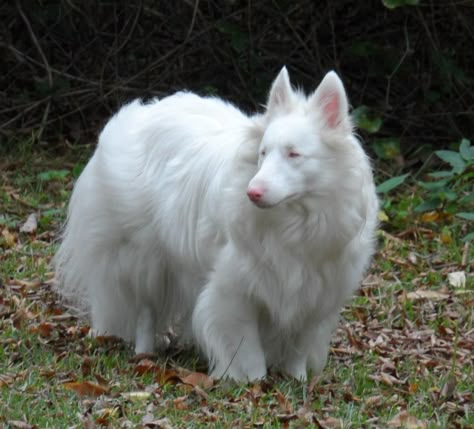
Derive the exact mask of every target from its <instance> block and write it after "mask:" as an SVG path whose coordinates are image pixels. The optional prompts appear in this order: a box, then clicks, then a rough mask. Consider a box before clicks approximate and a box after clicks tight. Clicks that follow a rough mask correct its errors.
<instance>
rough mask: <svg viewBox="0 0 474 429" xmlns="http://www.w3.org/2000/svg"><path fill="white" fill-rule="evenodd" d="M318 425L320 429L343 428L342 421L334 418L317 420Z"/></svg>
mask: <svg viewBox="0 0 474 429" xmlns="http://www.w3.org/2000/svg"><path fill="white" fill-rule="evenodd" d="M316 423H317V424H318V425H319V427H321V428H323V429H334V428H342V427H343V424H342V421H341V420H339V419H336V418H334V417H328V418H327V419H316Z"/></svg>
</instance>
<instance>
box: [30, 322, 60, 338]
mask: <svg viewBox="0 0 474 429" xmlns="http://www.w3.org/2000/svg"><path fill="white" fill-rule="evenodd" d="M55 327H56V325H55V324H53V323H49V322H41V323H40V324H39V325H37V326H34V327H32V328H31V330H30V331H31V332H32V333H38V334H39V335H40V336H41V337H42V338H48V337H50V336H51V333H52V332H53V331H54V329H55Z"/></svg>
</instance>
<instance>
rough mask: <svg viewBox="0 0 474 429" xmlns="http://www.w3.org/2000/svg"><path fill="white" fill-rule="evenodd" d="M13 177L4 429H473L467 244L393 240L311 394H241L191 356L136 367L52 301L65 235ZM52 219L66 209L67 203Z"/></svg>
mask: <svg viewBox="0 0 474 429" xmlns="http://www.w3.org/2000/svg"><path fill="white" fill-rule="evenodd" d="M2 175H3V177H4V178H5V179H6V180H4V182H5V183H6V185H4V186H6V187H4V192H5V194H8V195H9V196H12V195H14V197H11V198H8V201H9V203H8V204H10V206H8V213H11V212H14V213H15V215H14V217H13V219H14V220H12V221H11V222H7V223H3V224H1V223H0V266H1V267H2V269H1V271H0V350H3V352H0V391H1V394H2V397H0V404H6V403H7V402H6V401H7V400H8V407H7V406H5V405H0V425H2V424H4V425H7V427H24V428H34V427H43V426H44V422H45V420H44V418H47V419H48V421H49V422H50V424H49V425H50V426H53V427H72V426H73V425H75V426H76V427H81V426H82V427H87V428H99V427H101V428H102V427H136V425H138V427H145V428H171V427H186V426H188V425H191V424H192V425H194V426H202V427H206V426H208V425H217V426H220V427H239V428H240V427H243V428H246V427H248V428H250V427H275V426H278V427H282V428H286V427H298V428H299V427H319V428H340V427H349V426H351V425H354V426H360V425H362V426H367V427H375V428H376V427H381V428H386V427H388V428H390V427H408V428H428V427H432V426H433V425H434V426H435V427H439V426H441V427H455V428H456V427H459V428H461V427H468V426H469V425H471V426H472V425H473V421H474V418H473V414H474V409H473V405H472V404H473V403H474V399H473V397H472V396H473V391H474V376H473V373H474V353H473V350H474V324H473V321H474V311H473V308H474V288H473V268H474V266H473V262H472V257H471V256H470V255H471V253H472V248H471V249H469V246H466V244H465V243H463V244H456V239H455V238H452V241H450V242H447V241H446V240H443V239H442V237H441V234H440V232H439V231H437V230H436V229H435V228H434V227H433V229H431V228H426V227H425V226H417V225H415V226H413V225H407V229H406V230H404V231H401V232H395V233H392V232H387V231H384V232H383V233H382V234H381V241H382V242H381V245H380V247H379V251H378V255H377V257H376V259H375V261H374V263H373V265H372V267H371V270H370V275H368V276H367V278H366V279H365V281H364V284H363V286H362V288H361V290H360V291H359V292H358V294H357V295H356V297H355V298H354V300H353V302H352V305H350V306H348V307H346V308H345V309H344V311H343V314H342V319H341V323H340V325H339V327H338V329H337V331H336V332H335V335H334V338H333V341H332V344H331V353H330V359H329V363H328V366H327V367H326V369H325V371H324V372H323V373H322V374H321V375H319V376H314V377H311V378H310V380H309V381H308V382H307V383H300V382H296V381H291V380H288V379H286V378H284V377H282V376H281V375H280V374H270V376H269V377H268V379H266V380H264V381H261V382H258V383H252V384H249V385H240V386H236V385H233V384H232V383H229V382H226V381H220V380H214V379H212V378H211V377H209V376H208V375H207V374H206V368H205V366H203V365H202V364H201V363H200V362H196V359H195V358H196V353H195V352H193V351H191V352H189V351H186V350H176V351H175V352H173V353H172V355H171V357H166V356H157V355H144V356H136V357H135V356H133V354H132V351H131V348H130V347H129V346H128V345H127V344H124V343H123V342H122V341H121V340H119V339H117V338H114V337H107V336H101V337H96V338H90V336H89V335H88V333H89V327H88V326H87V324H86V322H85V321H84V320H83V319H80V318H79V319H78V318H76V317H75V316H74V315H72V314H70V312H68V310H67V308H65V307H64V306H63V305H62V303H61V301H60V300H59V299H58V297H57V296H56V295H55V294H54V293H53V292H52V290H51V283H52V277H53V273H51V272H50V271H49V269H50V268H49V261H50V259H51V256H52V254H53V253H54V244H53V243H54V240H55V238H56V233H55V231H58V229H59V223H58V222H52V223H50V224H47V225H46V227H45V226H43V225H42V224H41V223H38V217H37V214H36V211H35V214H33V213H32V211H31V204H22V203H21V202H20V201H30V199H29V198H28V195H26V191H24V190H23V189H21V188H19V187H17V186H16V184H15V181H14V180H13V178H12V177H10V176H8V177H7V175H6V174H5V173H2ZM53 191H54V192H57V187H56V188H53ZM50 206H52V207H53V206H54V207H57V208H63V206H64V200H62V201H58V202H55V203H53V202H52V203H51V204H50ZM0 214H1V213H0ZM33 217H34V220H33ZM0 219H1V217H0ZM421 220H422V221H423V219H421ZM429 220H430V222H435V221H439V222H441V221H446V219H444V218H443V216H435V215H431V218H430V219H429ZM35 221H36V224H35ZM424 221H426V219H424ZM453 221H454V220H453ZM15 224H16V225H15ZM455 245H457V246H459V248H460V251H458V252H457V253H456V252H453V248H454V247H453V246H455ZM457 254H459V255H461V257H459V256H457ZM7 267H8V268H7ZM190 356H191V357H190ZM35 377H36V378H37V381H36V383H33V382H31V380H32V379H34V378H35ZM48 397H55V398H56V399H55V400H54V401H55V404H56V405H55V406H52V407H50V408H51V410H48V411H46V414H47V417H44V416H43V414H45V411H44V410H43V411H36V412H35V411H34V410H42V408H41V407H42V406H43V405H42V404H44V403H45V402H44V401H45V398H48ZM23 398H27V401H26V402H23V401H24V399H23ZM15 402H17V403H18V405H17V406H15ZM26 403H27V404H28V406H26V405H25V404H26ZM58 404H62V407H63V409H61V406H60V405H58ZM15 407H16V408H15ZM68 409H71V411H70V414H67V411H65V410H68ZM12 410H14V411H12ZM53 410H54V411H53ZM350 410H353V411H350ZM48 413H49V414H48ZM352 413H356V414H357V417H355V414H352ZM66 423H67V424H66ZM140 425H141V426H140Z"/></svg>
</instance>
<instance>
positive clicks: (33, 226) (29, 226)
mask: <svg viewBox="0 0 474 429" xmlns="http://www.w3.org/2000/svg"><path fill="white" fill-rule="evenodd" d="M37 229H38V219H37V218H36V214H35V213H31V214H30V215H29V216H28V218H27V219H26V221H25V223H24V224H23V225H22V226H21V227H20V232H25V233H27V234H33V233H35V232H36V230H37Z"/></svg>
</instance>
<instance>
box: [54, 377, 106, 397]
mask: <svg viewBox="0 0 474 429" xmlns="http://www.w3.org/2000/svg"><path fill="white" fill-rule="evenodd" d="M63 386H64V388H65V389H67V390H73V391H74V392H76V393H77V394H78V395H79V396H93V397H97V396H100V395H106V394H107V393H109V389H108V388H107V387H105V386H101V385H100V384H95V383H92V382H90V381H74V382H71V383H64V384H63Z"/></svg>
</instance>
